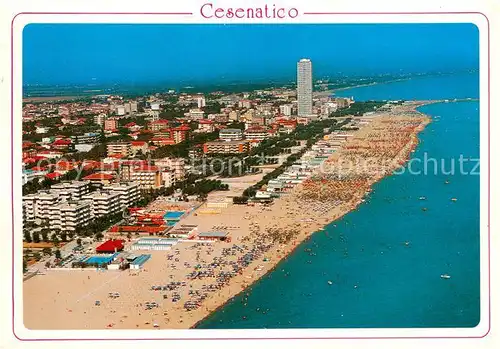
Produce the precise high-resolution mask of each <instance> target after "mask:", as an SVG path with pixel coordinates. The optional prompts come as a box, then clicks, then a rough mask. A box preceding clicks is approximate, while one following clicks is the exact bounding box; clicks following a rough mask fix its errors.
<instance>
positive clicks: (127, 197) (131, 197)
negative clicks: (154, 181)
mask: <svg viewBox="0 0 500 349" xmlns="http://www.w3.org/2000/svg"><path fill="white" fill-rule="evenodd" d="M102 189H103V190H105V191H109V192H114V193H118V194H120V205H121V207H120V208H125V207H130V206H132V205H133V204H134V203H135V202H137V201H139V199H140V198H141V194H140V192H139V183H132V182H127V183H114V184H110V185H105V186H104V187H103V188H102Z"/></svg>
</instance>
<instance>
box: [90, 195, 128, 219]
mask: <svg viewBox="0 0 500 349" xmlns="http://www.w3.org/2000/svg"><path fill="white" fill-rule="evenodd" d="M120 199H121V194H120V193H117V192H113V191H111V192H102V191H96V192H93V193H90V194H87V195H85V196H83V198H82V201H83V202H88V203H89V204H90V207H91V213H92V217H93V218H98V217H103V216H106V215H112V214H116V213H118V212H120V210H121V208H122V207H121V200H120Z"/></svg>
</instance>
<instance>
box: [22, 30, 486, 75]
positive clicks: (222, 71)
mask: <svg viewBox="0 0 500 349" xmlns="http://www.w3.org/2000/svg"><path fill="white" fill-rule="evenodd" d="M303 57H308V58H311V60H312V61H313V71H314V76H315V77H320V76H326V75H333V74H336V73H338V72H343V73H346V74H356V75H371V74H379V73H393V72H399V71H404V72H434V71H453V70H463V69H478V68H479V32H478V30H477V28H476V27H475V26H474V25H472V24H376V25H374V24H347V25H346V24H332V25H330V24H327V25H168V24H167V25H166V24H151V25H150V24H147V25H139V24H30V25H28V26H27V27H25V29H24V32H23V83H24V84H35V83H40V84H85V83H93V82H94V83H118V84H119V83H136V84H141V83H145V84H147V83H162V82H165V83H167V82H179V81H183V82H184V81H194V82H211V81H215V80H217V81H220V80H221V79H225V80H230V81H254V80H260V79H275V80H281V79H283V80H284V79H294V78H295V69H296V61H297V60H299V59H300V58H303Z"/></svg>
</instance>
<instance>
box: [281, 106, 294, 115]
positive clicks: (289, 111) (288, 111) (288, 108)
mask: <svg viewBox="0 0 500 349" xmlns="http://www.w3.org/2000/svg"><path fill="white" fill-rule="evenodd" d="M280 114H282V115H285V116H290V115H292V105H291V104H283V105H280Z"/></svg>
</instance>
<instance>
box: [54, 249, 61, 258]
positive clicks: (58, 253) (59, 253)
mask: <svg viewBox="0 0 500 349" xmlns="http://www.w3.org/2000/svg"><path fill="white" fill-rule="evenodd" d="M55 256H56V258H57V259H61V251H60V250H59V249H57V250H56V252H55Z"/></svg>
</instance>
